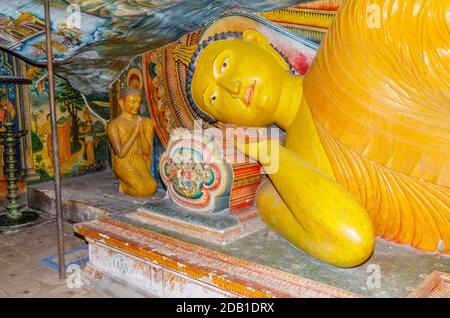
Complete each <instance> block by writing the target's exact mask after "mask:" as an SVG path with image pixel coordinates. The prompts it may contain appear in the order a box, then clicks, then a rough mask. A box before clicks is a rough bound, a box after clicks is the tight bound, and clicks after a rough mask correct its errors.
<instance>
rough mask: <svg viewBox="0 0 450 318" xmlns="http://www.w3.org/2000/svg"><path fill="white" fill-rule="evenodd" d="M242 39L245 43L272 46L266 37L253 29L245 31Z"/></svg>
mask: <svg viewBox="0 0 450 318" xmlns="http://www.w3.org/2000/svg"><path fill="white" fill-rule="evenodd" d="M242 37H243V39H244V40H245V41H248V42H253V43H257V44H262V45H268V46H270V43H269V41H267V39H266V38H265V37H264V35H263V34H262V33H261V32H259V31H257V30H253V29H249V30H245V31H244V33H243V34H242Z"/></svg>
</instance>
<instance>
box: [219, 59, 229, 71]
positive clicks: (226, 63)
mask: <svg viewBox="0 0 450 318" xmlns="http://www.w3.org/2000/svg"><path fill="white" fill-rule="evenodd" d="M228 62H229V58H228V57H227V58H225V60H224V61H223V63H222V67H221V68H220V74H223V72H225V70H226V68H227V67H228Z"/></svg>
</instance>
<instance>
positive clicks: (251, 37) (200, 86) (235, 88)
mask: <svg viewBox="0 0 450 318" xmlns="http://www.w3.org/2000/svg"><path fill="white" fill-rule="evenodd" d="M290 74H291V73H290V65H289V63H288V62H286V59H285V58H284V57H283V56H282V55H281V54H280V53H279V52H278V51H277V50H276V49H275V48H274V47H273V46H272V45H271V44H270V43H269V42H268V41H267V39H266V38H265V37H264V36H263V35H262V34H261V33H260V32H258V31H256V30H246V31H245V32H243V33H237V32H228V33H221V34H216V35H215V36H214V37H210V38H209V39H208V40H206V41H204V42H203V43H202V44H201V45H199V46H198V48H197V50H196V52H195V53H194V56H193V58H192V60H191V63H190V65H189V68H188V76H187V91H188V95H189V94H190V96H189V98H190V99H191V103H192V104H193V106H194V107H195V108H198V109H197V111H198V113H199V114H200V115H201V116H202V117H203V119H205V120H207V121H209V122H215V121H221V122H224V123H233V124H237V125H243V126H253V127H262V126H268V125H271V124H273V123H274V116H275V113H276V109H277V107H278V103H279V99H280V96H281V91H282V87H283V82H284V81H285V79H286V78H287V77H289V76H290Z"/></svg>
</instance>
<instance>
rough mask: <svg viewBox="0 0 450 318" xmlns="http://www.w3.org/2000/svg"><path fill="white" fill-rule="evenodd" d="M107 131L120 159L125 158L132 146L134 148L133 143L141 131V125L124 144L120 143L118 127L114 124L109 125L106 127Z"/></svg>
mask: <svg viewBox="0 0 450 318" xmlns="http://www.w3.org/2000/svg"><path fill="white" fill-rule="evenodd" d="M106 130H107V133H108V138H109V141H110V142H111V145H112V147H113V149H114V152H115V153H116V156H117V157H119V158H124V157H125V156H126V155H127V154H128V152H129V151H130V149H131V146H133V143H134V141H135V140H136V137H137V135H138V134H139V130H140V129H139V125H137V126H136V128H135V130H134V131H133V133H132V134H131V136H130V138H128V139H127V141H125V142H124V143H122V142H121V141H120V136H119V129H118V127H117V126H116V125H114V124H113V123H109V124H108V125H107V126H106Z"/></svg>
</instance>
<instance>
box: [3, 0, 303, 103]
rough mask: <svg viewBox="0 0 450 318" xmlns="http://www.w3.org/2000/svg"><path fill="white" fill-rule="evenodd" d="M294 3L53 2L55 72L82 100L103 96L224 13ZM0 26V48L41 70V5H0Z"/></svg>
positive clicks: (22, 1)
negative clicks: (130, 68) (142, 61)
mask: <svg viewBox="0 0 450 318" xmlns="http://www.w3.org/2000/svg"><path fill="white" fill-rule="evenodd" d="M299 2H305V0H303V1H299V0H276V1H274V0H261V1H253V0H230V1H222V0H196V1H191V0H172V1H133V0H120V1H110V0H90V1H82V0H71V1H66V0H52V1H51V11H50V14H51V30H52V42H53V43H52V44H53V48H54V50H53V54H54V55H55V61H56V63H55V70H56V73H57V74H58V75H60V76H62V77H64V78H66V79H68V81H69V82H70V83H71V85H72V86H73V87H74V88H76V89H77V90H79V91H81V92H83V93H84V94H86V95H90V94H94V93H97V94H98V93H103V94H104V93H107V92H108V87H109V85H110V84H111V79H115V78H117V77H118V75H119V74H120V72H121V71H122V70H123V68H124V67H126V65H127V64H128V63H129V61H130V60H132V59H133V58H135V57H136V56H137V55H138V54H141V53H143V52H146V51H148V50H151V49H155V48H158V47H161V46H164V45H166V44H168V43H170V42H172V41H175V40H176V39H177V38H179V37H180V36H182V35H183V34H186V33H188V32H192V31H193V30H195V29H198V28H200V27H201V26H203V25H205V24H207V23H208V22H210V21H211V20H212V19H214V18H215V17H217V16H219V15H220V14H221V13H223V12H224V11H226V10H229V9H232V8H241V9H246V10H251V11H253V12H262V11H267V10H272V9H277V8H282V7H287V6H291V5H294V4H298V3H299ZM162 17H164V18H162ZM0 26H1V28H0V47H2V48H3V49H7V50H10V51H13V52H14V53H16V54H18V55H20V56H22V57H24V58H25V59H27V60H29V61H33V62H34V63H42V65H44V63H45V59H46V56H45V53H46V52H45V51H46V49H45V45H44V41H45V36H44V33H45V32H44V8H43V2H42V1H39V0H14V1H10V0H0ZM79 65H83V68H80V67H78V66H79Z"/></svg>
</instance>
